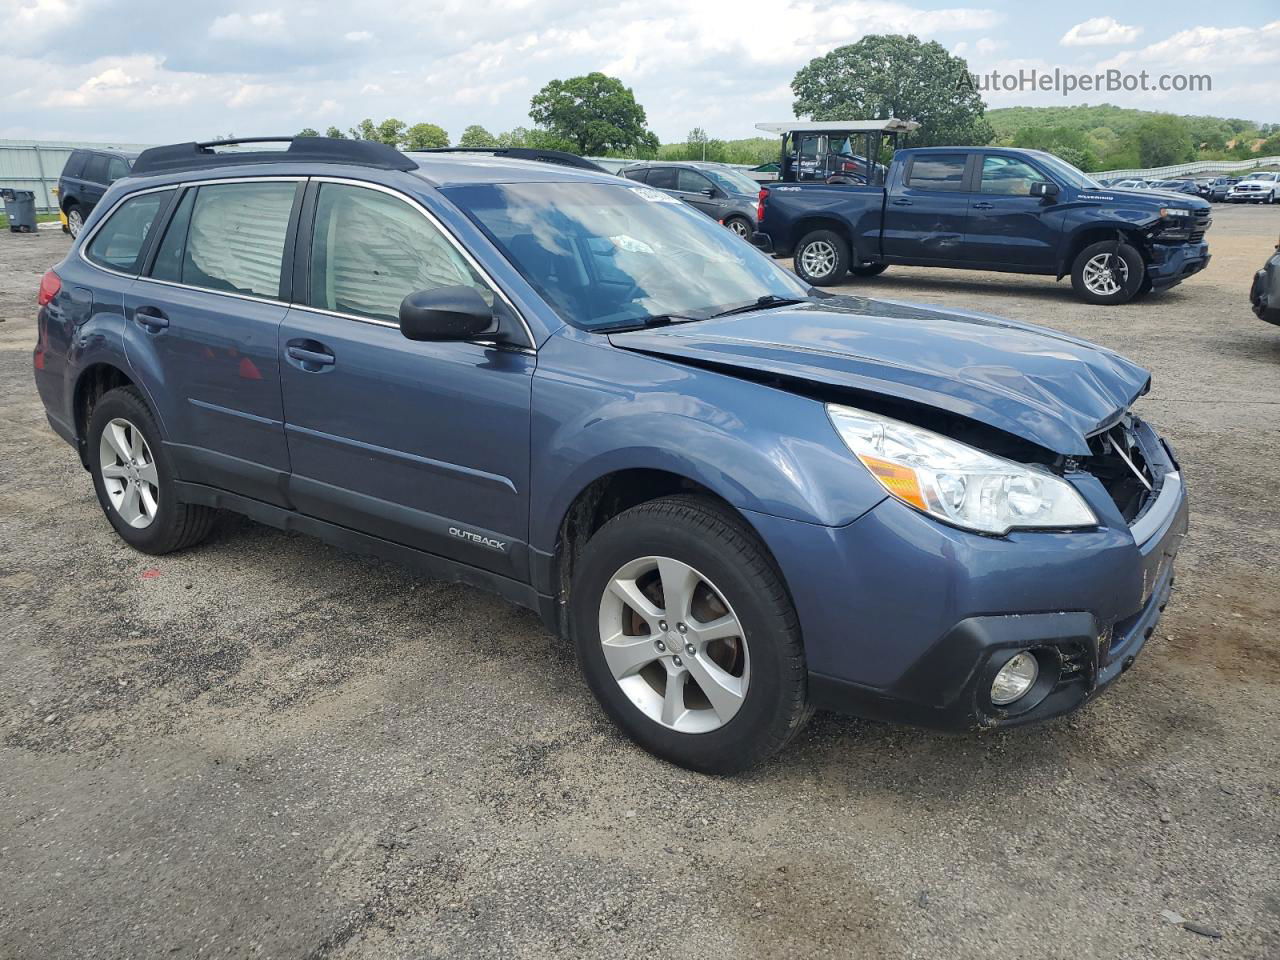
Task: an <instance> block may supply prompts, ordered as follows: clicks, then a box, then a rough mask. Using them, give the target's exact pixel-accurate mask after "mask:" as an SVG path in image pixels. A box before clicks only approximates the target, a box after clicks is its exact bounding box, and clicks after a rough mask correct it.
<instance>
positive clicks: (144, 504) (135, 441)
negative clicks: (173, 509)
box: [98, 417, 160, 530]
mask: <svg viewBox="0 0 1280 960" xmlns="http://www.w3.org/2000/svg"><path fill="white" fill-rule="evenodd" d="M98 465H99V467H100V468H101V471H102V485H103V487H104V488H105V489H106V491H107V499H108V500H109V501H110V502H111V506H112V509H114V510H115V511H116V513H118V514H119V515H120V518H121V519H122V520H124V522H125V523H127V524H129V526H131V527H136V528H137V529H139V530H141V529H143V528H144V527H149V526H150V525H151V522H152V521H153V520H155V518H156V511H157V510H158V509H159V507H160V485H159V484H160V477H159V475H158V474H157V473H156V461H155V457H154V456H153V455H152V453H151V448H150V447H149V446H148V445H147V441H146V439H145V438H144V437H143V436H142V431H141V430H139V429H138V428H137V427H136V426H134V425H133V424H132V423H130V422H129V421H128V420H125V419H123V418H121V417H117V418H115V419H114V420H111V421H110V422H108V423H107V425H106V427H105V428H104V429H103V431H102V438H101V439H100V440H99V441H98Z"/></svg>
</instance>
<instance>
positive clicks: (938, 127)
mask: <svg viewBox="0 0 1280 960" xmlns="http://www.w3.org/2000/svg"><path fill="white" fill-rule="evenodd" d="M791 90H792V92H793V93H794V94H795V102H794V104H793V107H794V109H795V112H796V116H798V117H801V116H805V117H811V118H813V119H814V120H870V119H877V118H886V117H898V118H900V119H903V120H915V121H916V122H917V123H919V124H920V129H919V130H918V131H916V133H914V134H912V135H911V141H910V142H911V144H912V145H913V146H928V145H933V144H946V145H972V144H985V143H989V142H990V141H991V138H992V136H993V134H994V131H993V129H992V127H991V124H989V123H988V122H987V120H986V118H985V116H984V113H985V110H986V106H985V104H984V103H983V102H982V97H980V96H979V95H978V92H977V90H975V89H974V87H973V84H972V83H971V82H970V79H969V65H968V64H967V63H966V62H965V61H964V60H963V59H962V58H960V57H956V56H953V55H952V54H950V53H948V52H947V50H946V48H945V47H943V46H942V45H941V44H939V43H935V42H929V43H924V42H922V41H921V40H920V39H919V38H918V37H915V36H899V35H880V34H871V35H869V36H866V37H863V38H862V39H861V40H859V41H858V42H857V43H854V44H850V45H848V46H844V47H837V48H836V49H834V50H832V51H831V52H830V53H828V54H827V55H826V56H823V57H816V58H815V59H813V60H810V61H809V63H808V65H807V66H804V67H801V68H800V70H799V72H798V73H796V76H795V79H794V80H792V81H791Z"/></svg>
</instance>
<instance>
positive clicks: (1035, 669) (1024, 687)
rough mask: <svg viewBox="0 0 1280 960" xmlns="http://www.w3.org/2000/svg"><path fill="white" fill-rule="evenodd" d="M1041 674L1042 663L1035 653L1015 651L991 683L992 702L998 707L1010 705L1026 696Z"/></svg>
mask: <svg viewBox="0 0 1280 960" xmlns="http://www.w3.org/2000/svg"><path fill="white" fill-rule="evenodd" d="M1039 675H1040V665H1039V664H1037V663H1036V658H1035V656H1034V655H1033V654H1030V653H1027V652H1026V651H1025V650H1024V651H1023V652H1022V653H1015V654H1014V655H1013V656H1012V657H1010V658H1009V662H1008V663H1006V664H1005V665H1004V666H1003V667H1001V668H1000V672H999V673H997V674H996V678H995V680H994V681H993V682H992V684H991V702H992V703H994V704H995V705H996V706H997V707H1004V706H1008V705H1009V704H1011V703H1013V701H1015V700H1017V699H1019V698H1020V697H1024V696H1026V693H1027V691H1028V690H1030V689H1031V688H1032V687H1033V686H1034V685H1035V682H1036V677H1037V676H1039Z"/></svg>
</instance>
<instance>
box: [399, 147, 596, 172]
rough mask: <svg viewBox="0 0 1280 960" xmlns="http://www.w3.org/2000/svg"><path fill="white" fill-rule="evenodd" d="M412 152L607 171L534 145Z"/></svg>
mask: <svg viewBox="0 0 1280 960" xmlns="http://www.w3.org/2000/svg"><path fill="white" fill-rule="evenodd" d="M413 152H414V153H487V154H491V155H493V156H495V157H509V158H511V159H512V160H537V161H539V162H540V163H556V164H559V165H560V166H562V167H576V168H577V169H579V170H590V171H592V172H593V173H608V172H609V171H608V170H606V169H605V168H604V167H602V166H600V164H598V163H592V162H591V161H590V160H586V159H584V158H583V157H580V156H578V155H577V154H576V153H566V152H565V151H564V150H539V149H536V148H535V147H431V148H430V149H427V150H414V151H413Z"/></svg>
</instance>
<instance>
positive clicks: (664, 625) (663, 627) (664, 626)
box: [658, 620, 667, 633]
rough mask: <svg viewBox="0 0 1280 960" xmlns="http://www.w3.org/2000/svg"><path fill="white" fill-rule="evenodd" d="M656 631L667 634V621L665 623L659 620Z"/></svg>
mask: <svg viewBox="0 0 1280 960" xmlns="http://www.w3.org/2000/svg"><path fill="white" fill-rule="evenodd" d="M658 629H659V630H661V631H662V632H663V633H666V632H667V621H665V620H659V621H658Z"/></svg>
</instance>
